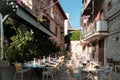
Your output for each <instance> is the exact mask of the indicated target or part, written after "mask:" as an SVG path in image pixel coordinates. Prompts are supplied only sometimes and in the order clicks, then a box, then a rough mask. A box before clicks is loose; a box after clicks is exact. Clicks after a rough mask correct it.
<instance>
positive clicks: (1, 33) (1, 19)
mask: <svg viewBox="0 0 120 80" xmlns="http://www.w3.org/2000/svg"><path fill="white" fill-rule="evenodd" d="M8 17H9V15H8V14H7V15H5V16H4V17H3V15H2V14H1V13H0V48H1V51H0V53H1V54H0V55H1V56H0V57H1V58H0V60H3V59H4V51H3V49H4V48H3V47H4V46H3V41H4V30H3V22H4V21H5V20H6V19H7V18H8Z"/></svg>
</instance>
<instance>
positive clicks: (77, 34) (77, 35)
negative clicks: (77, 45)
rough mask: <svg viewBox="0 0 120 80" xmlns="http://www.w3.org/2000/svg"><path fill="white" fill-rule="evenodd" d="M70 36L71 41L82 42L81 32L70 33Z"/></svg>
mask: <svg viewBox="0 0 120 80" xmlns="http://www.w3.org/2000/svg"><path fill="white" fill-rule="evenodd" d="M69 36H70V40H71V41H76V40H80V38H81V36H82V34H81V32H80V31H74V32H73V33H70V34H69Z"/></svg>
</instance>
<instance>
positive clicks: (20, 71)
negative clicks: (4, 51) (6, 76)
mask: <svg viewBox="0 0 120 80" xmlns="http://www.w3.org/2000/svg"><path fill="white" fill-rule="evenodd" d="M15 68H16V72H15V75H14V80H16V76H17V74H21V80H23V74H24V73H26V72H28V71H30V72H31V69H22V65H21V63H16V64H15Z"/></svg>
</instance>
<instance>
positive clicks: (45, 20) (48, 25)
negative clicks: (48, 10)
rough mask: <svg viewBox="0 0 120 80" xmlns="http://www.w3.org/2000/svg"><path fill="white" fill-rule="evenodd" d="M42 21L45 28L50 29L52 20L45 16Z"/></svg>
mask: <svg viewBox="0 0 120 80" xmlns="http://www.w3.org/2000/svg"><path fill="white" fill-rule="evenodd" d="M42 19H43V20H42V23H43V24H44V25H45V27H46V28H48V29H50V20H49V19H48V18H47V17H46V16H43V18H42Z"/></svg>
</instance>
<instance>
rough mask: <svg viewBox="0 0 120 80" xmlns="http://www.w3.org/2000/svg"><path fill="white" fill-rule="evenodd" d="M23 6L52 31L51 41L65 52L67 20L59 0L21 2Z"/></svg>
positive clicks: (28, 0) (24, 0)
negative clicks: (65, 23) (65, 21)
mask: <svg viewBox="0 0 120 80" xmlns="http://www.w3.org/2000/svg"><path fill="white" fill-rule="evenodd" d="M21 1H22V6H24V8H25V9H27V10H28V11H29V12H30V13H31V14H33V15H34V16H35V17H36V18H37V19H38V21H41V22H42V23H43V24H45V26H46V27H47V28H48V29H49V30H50V31H52V32H53V33H54V34H55V36H54V37H51V38H50V39H52V40H54V42H56V44H57V46H59V47H60V48H61V51H62V52H63V51H64V20H65V19H67V17H66V15H65V13H64V11H63V9H62V7H61V5H60V3H59V2H58V0H21Z"/></svg>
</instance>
